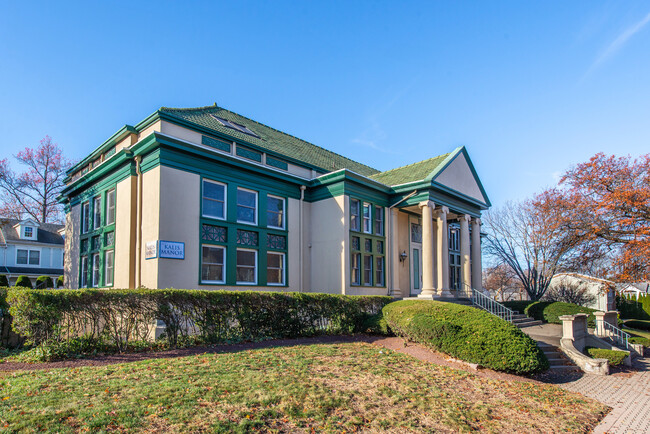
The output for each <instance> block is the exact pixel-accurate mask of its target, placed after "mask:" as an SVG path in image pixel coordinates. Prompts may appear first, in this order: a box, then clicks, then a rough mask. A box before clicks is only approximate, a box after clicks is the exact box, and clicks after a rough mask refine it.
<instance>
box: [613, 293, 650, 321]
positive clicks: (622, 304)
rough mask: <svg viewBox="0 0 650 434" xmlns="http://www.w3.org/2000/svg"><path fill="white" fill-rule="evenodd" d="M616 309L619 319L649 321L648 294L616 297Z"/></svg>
mask: <svg viewBox="0 0 650 434" xmlns="http://www.w3.org/2000/svg"><path fill="white" fill-rule="evenodd" d="M616 309H617V310H618V311H619V312H620V313H621V318H626V319H627V318H630V319H640V320H646V321H647V320H650V294H645V295H640V296H639V298H638V299H637V298H636V296H634V295H628V296H617V297H616Z"/></svg>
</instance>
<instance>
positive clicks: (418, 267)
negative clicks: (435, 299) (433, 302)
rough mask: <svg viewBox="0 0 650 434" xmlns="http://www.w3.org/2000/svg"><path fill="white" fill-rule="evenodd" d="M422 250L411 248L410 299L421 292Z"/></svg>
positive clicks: (418, 247)
mask: <svg viewBox="0 0 650 434" xmlns="http://www.w3.org/2000/svg"><path fill="white" fill-rule="evenodd" d="M421 252H422V248H421V247H420V246H417V247H415V246H411V297H415V296H417V295H418V294H420V292H422V254H421Z"/></svg>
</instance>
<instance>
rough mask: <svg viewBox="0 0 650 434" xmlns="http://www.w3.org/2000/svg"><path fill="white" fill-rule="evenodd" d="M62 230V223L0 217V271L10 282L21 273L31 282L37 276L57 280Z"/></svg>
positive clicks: (61, 267)
mask: <svg viewBox="0 0 650 434" xmlns="http://www.w3.org/2000/svg"><path fill="white" fill-rule="evenodd" d="M63 233H64V226H63V225H56V224H50V223H38V222H36V221H34V220H32V219H26V220H22V221H19V220H13V219H0V274H4V275H6V276H7V279H8V280H9V284H10V285H13V284H15V283H16V279H17V278H18V276H21V275H25V276H27V277H29V278H30V280H31V281H32V285H36V279H37V278H38V277H39V276H50V277H51V278H52V280H53V281H55V282H56V279H57V278H58V277H59V276H62V275H63V256H64V255H63V244H64V241H63V239H64V237H63Z"/></svg>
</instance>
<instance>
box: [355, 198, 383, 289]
mask: <svg viewBox="0 0 650 434" xmlns="http://www.w3.org/2000/svg"><path fill="white" fill-rule="evenodd" d="M384 213H385V207H384V206H382V205H378V204H375V203H373V202H372V201H369V200H365V199H364V198H362V197H350V249H349V251H350V285H352V286H366V287H375V288H377V287H384V288H385V287H386V248H385V246H386V237H385V235H384V234H385V226H384V224H385V221H384V220H385V218H384V217H385V216H384Z"/></svg>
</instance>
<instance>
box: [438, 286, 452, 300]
mask: <svg viewBox="0 0 650 434" xmlns="http://www.w3.org/2000/svg"><path fill="white" fill-rule="evenodd" d="M435 298H456V296H455V295H454V294H452V293H451V291H450V290H449V289H448V288H442V289H439V290H438V293H437V294H436V295H435Z"/></svg>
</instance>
